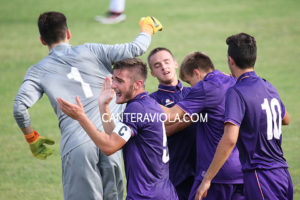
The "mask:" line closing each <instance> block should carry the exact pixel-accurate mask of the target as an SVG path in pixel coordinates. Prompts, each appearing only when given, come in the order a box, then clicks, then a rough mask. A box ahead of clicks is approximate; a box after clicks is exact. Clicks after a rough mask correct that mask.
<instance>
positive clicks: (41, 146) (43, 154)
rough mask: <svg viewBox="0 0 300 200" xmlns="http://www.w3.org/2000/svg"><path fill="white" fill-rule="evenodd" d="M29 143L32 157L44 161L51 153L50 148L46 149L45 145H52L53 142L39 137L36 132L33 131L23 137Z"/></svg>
mask: <svg viewBox="0 0 300 200" xmlns="http://www.w3.org/2000/svg"><path fill="white" fill-rule="evenodd" d="M25 138H26V140H27V142H28V143H29V147H30V150H31V152H32V154H33V156H34V157H36V158H38V159H41V160H45V159H46V158H47V157H48V156H50V155H51V154H52V153H53V149H52V148H48V147H47V146H45V144H49V145H53V144H54V143H55V142H54V141H53V140H51V139H49V138H46V137H43V136H39V134H38V132H36V131H33V133H32V134H29V135H25Z"/></svg>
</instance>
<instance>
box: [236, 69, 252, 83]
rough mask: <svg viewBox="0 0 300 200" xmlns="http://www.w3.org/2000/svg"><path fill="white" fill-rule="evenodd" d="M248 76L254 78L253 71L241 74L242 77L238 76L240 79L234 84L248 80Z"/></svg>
mask: <svg viewBox="0 0 300 200" xmlns="http://www.w3.org/2000/svg"><path fill="white" fill-rule="evenodd" d="M250 76H256V73H255V71H250V72H246V73H243V74H242V75H240V77H239V78H238V80H237V81H236V82H237V83H238V82H240V81H241V80H242V79H244V78H248V77H250Z"/></svg>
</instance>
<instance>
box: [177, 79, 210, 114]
mask: <svg viewBox="0 0 300 200" xmlns="http://www.w3.org/2000/svg"><path fill="white" fill-rule="evenodd" d="M176 105H177V106H179V107H180V108H181V109H183V110H184V111H185V112H186V113H188V114H189V115H192V114H193V113H200V112H201V111H202V110H203V109H204V108H205V92H204V88H203V84H202V83H201V82H200V84H197V85H195V86H194V87H192V88H191V89H190V91H189V92H188V94H186V96H185V97H184V98H183V100H181V101H179V102H178V103H177V104H176Z"/></svg>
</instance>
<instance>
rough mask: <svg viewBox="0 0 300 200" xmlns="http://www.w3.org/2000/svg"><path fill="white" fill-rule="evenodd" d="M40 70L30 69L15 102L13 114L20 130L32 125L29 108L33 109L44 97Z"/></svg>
mask: <svg viewBox="0 0 300 200" xmlns="http://www.w3.org/2000/svg"><path fill="white" fill-rule="evenodd" d="M39 83H40V80H39V73H38V70H34V69H32V68H30V69H29V70H28V72H27V74H26V76H25V79H24V81H23V83H22V85H21V87H20V89H19V92H18V94H17V96H16V98H15V100H14V108H13V114H14V118H15V120H16V122H17V124H18V126H19V127H20V128H25V127H28V126H29V125H30V116H29V113H28V108H30V107H32V106H33V105H34V104H35V103H36V102H37V101H38V100H39V99H40V98H41V97H42V96H43V93H44V92H43V89H42V87H41V86H40V84H39Z"/></svg>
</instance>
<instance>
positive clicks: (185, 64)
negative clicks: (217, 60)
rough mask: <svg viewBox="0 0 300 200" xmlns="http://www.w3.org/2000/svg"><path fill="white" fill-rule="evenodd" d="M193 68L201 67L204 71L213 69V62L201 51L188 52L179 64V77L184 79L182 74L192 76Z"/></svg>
mask: <svg viewBox="0 0 300 200" xmlns="http://www.w3.org/2000/svg"><path fill="white" fill-rule="evenodd" d="M194 69H201V70H203V71H204V72H209V71H211V70H215V67H214V64H213V62H212V61H211V59H210V58H209V57H208V56H207V55H205V54H204V53H202V52H199V51H197V52H193V53H190V54H188V55H187V56H186V57H185V58H184V60H183V61H182V63H181V65H180V70H179V77H180V78H181V79H184V75H185V74H187V75H189V76H192V75H193V74H194Z"/></svg>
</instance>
